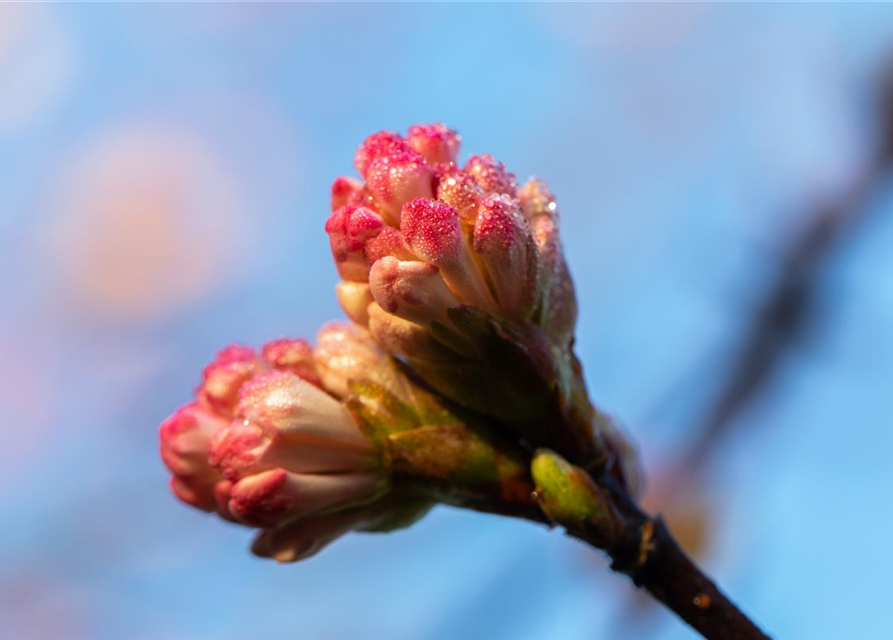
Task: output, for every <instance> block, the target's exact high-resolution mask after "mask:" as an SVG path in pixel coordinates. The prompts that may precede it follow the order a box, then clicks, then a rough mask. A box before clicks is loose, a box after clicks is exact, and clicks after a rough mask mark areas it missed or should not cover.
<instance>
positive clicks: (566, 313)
mask: <svg viewBox="0 0 893 640" xmlns="http://www.w3.org/2000/svg"><path fill="white" fill-rule="evenodd" d="M532 224H533V235H534V239H535V241H536V247H537V253H538V255H539V259H538V261H539V272H540V283H541V287H542V295H543V319H542V324H543V327H544V328H545V329H546V331H548V332H549V334H550V335H552V336H553V337H554V338H556V339H557V340H558V341H559V343H562V344H565V345H566V344H569V342H570V340H571V339H572V338H573V335H574V328H575V327H576V324H577V296H576V293H575V292H574V283H573V280H571V274H570V271H569V270H568V268H567V263H566V262H565V260H564V252H563V250H562V248H561V240H560V239H559V237H558V227H557V226H556V224H555V220H554V219H553V218H550V217H548V216H540V217H538V218H535V219H534V220H533V223H532Z"/></svg>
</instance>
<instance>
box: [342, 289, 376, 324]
mask: <svg viewBox="0 0 893 640" xmlns="http://www.w3.org/2000/svg"><path fill="white" fill-rule="evenodd" d="M335 295H337V296H338V302H339V303H340V304H341V308H342V309H344V313H346V314H347V317H348V318H350V319H351V320H353V321H354V322H356V323H357V324H358V325H361V326H364V327H365V326H366V325H368V324H369V305H370V304H372V303H373V302H374V301H375V299H374V298H373V297H372V292H371V291H370V290H369V284H368V283H366V282H351V281H349V280H343V281H341V282H339V283H338V284H337V285H335Z"/></svg>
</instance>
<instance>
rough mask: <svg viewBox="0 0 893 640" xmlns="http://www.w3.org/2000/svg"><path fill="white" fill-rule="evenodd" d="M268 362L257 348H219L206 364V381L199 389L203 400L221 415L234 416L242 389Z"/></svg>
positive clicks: (237, 346) (199, 398)
mask: <svg viewBox="0 0 893 640" xmlns="http://www.w3.org/2000/svg"><path fill="white" fill-rule="evenodd" d="M265 369H266V366H265V363H264V362H263V361H262V360H261V359H260V358H259V357H258V355H257V353H256V352H255V351H254V349H251V348H249V347H244V346H242V345H237V344H234V345H230V346H228V347H226V348H225V349H223V350H221V351H219V352H218V353H217V355H216V356H215V358H214V360H213V362H211V364H209V365H208V366H207V367H205V370H204V372H203V373H202V382H201V384H200V385H199V386H198V389H196V391H195V395H196V398H198V401H199V403H200V404H202V405H204V406H205V407H207V408H208V409H210V410H212V411H214V412H215V413H217V414H219V415H221V416H232V415H233V410H234V409H235V407H236V403H237V402H238V399H239V389H240V388H241V387H242V385H243V384H244V383H245V382H246V381H247V380H249V379H250V378H251V377H252V376H254V375H256V374H257V373H260V372H261V371H264V370H265Z"/></svg>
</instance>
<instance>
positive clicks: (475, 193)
mask: <svg viewBox="0 0 893 640" xmlns="http://www.w3.org/2000/svg"><path fill="white" fill-rule="evenodd" d="M483 197H484V191H483V190H482V189H481V188H480V186H479V185H478V183H477V182H475V181H474V178H472V177H471V176H470V175H468V174H467V173H465V172H464V171H461V170H459V169H455V168H454V169H451V170H450V171H448V172H446V173H445V174H444V175H443V176H442V177H441V178H440V182H439V183H438V185H437V199H438V200H442V201H443V202H446V203H447V204H448V205H450V206H451V207H453V208H454V209H456V210H457V211H458V212H459V218H461V219H462V220H463V221H466V222H469V223H471V224H473V223H474V220H475V218H476V217H477V214H478V204H480V201H481V198H483Z"/></svg>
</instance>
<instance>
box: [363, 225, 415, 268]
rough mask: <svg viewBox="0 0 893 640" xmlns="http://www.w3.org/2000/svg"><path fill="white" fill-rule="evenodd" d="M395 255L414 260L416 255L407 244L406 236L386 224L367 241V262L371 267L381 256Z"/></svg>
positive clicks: (401, 258) (402, 258)
mask: <svg viewBox="0 0 893 640" xmlns="http://www.w3.org/2000/svg"><path fill="white" fill-rule="evenodd" d="M385 256H393V257H395V258H399V259H400V260H414V259H415V256H414V255H413V253H412V251H411V250H410V248H409V245H408V244H406V238H404V237H403V234H402V233H401V232H400V230H399V229H395V228H394V227H388V226H386V227H385V228H384V229H382V231H381V233H379V234H378V235H377V236H375V237H374V238H370V239H369V241H368V242H367V243H366V264H367V265H369V266H370V267H371V266H372V265H373V264H375V262H376V261H377V260H379V259H380V258H384V257H385Z"/></svg>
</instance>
